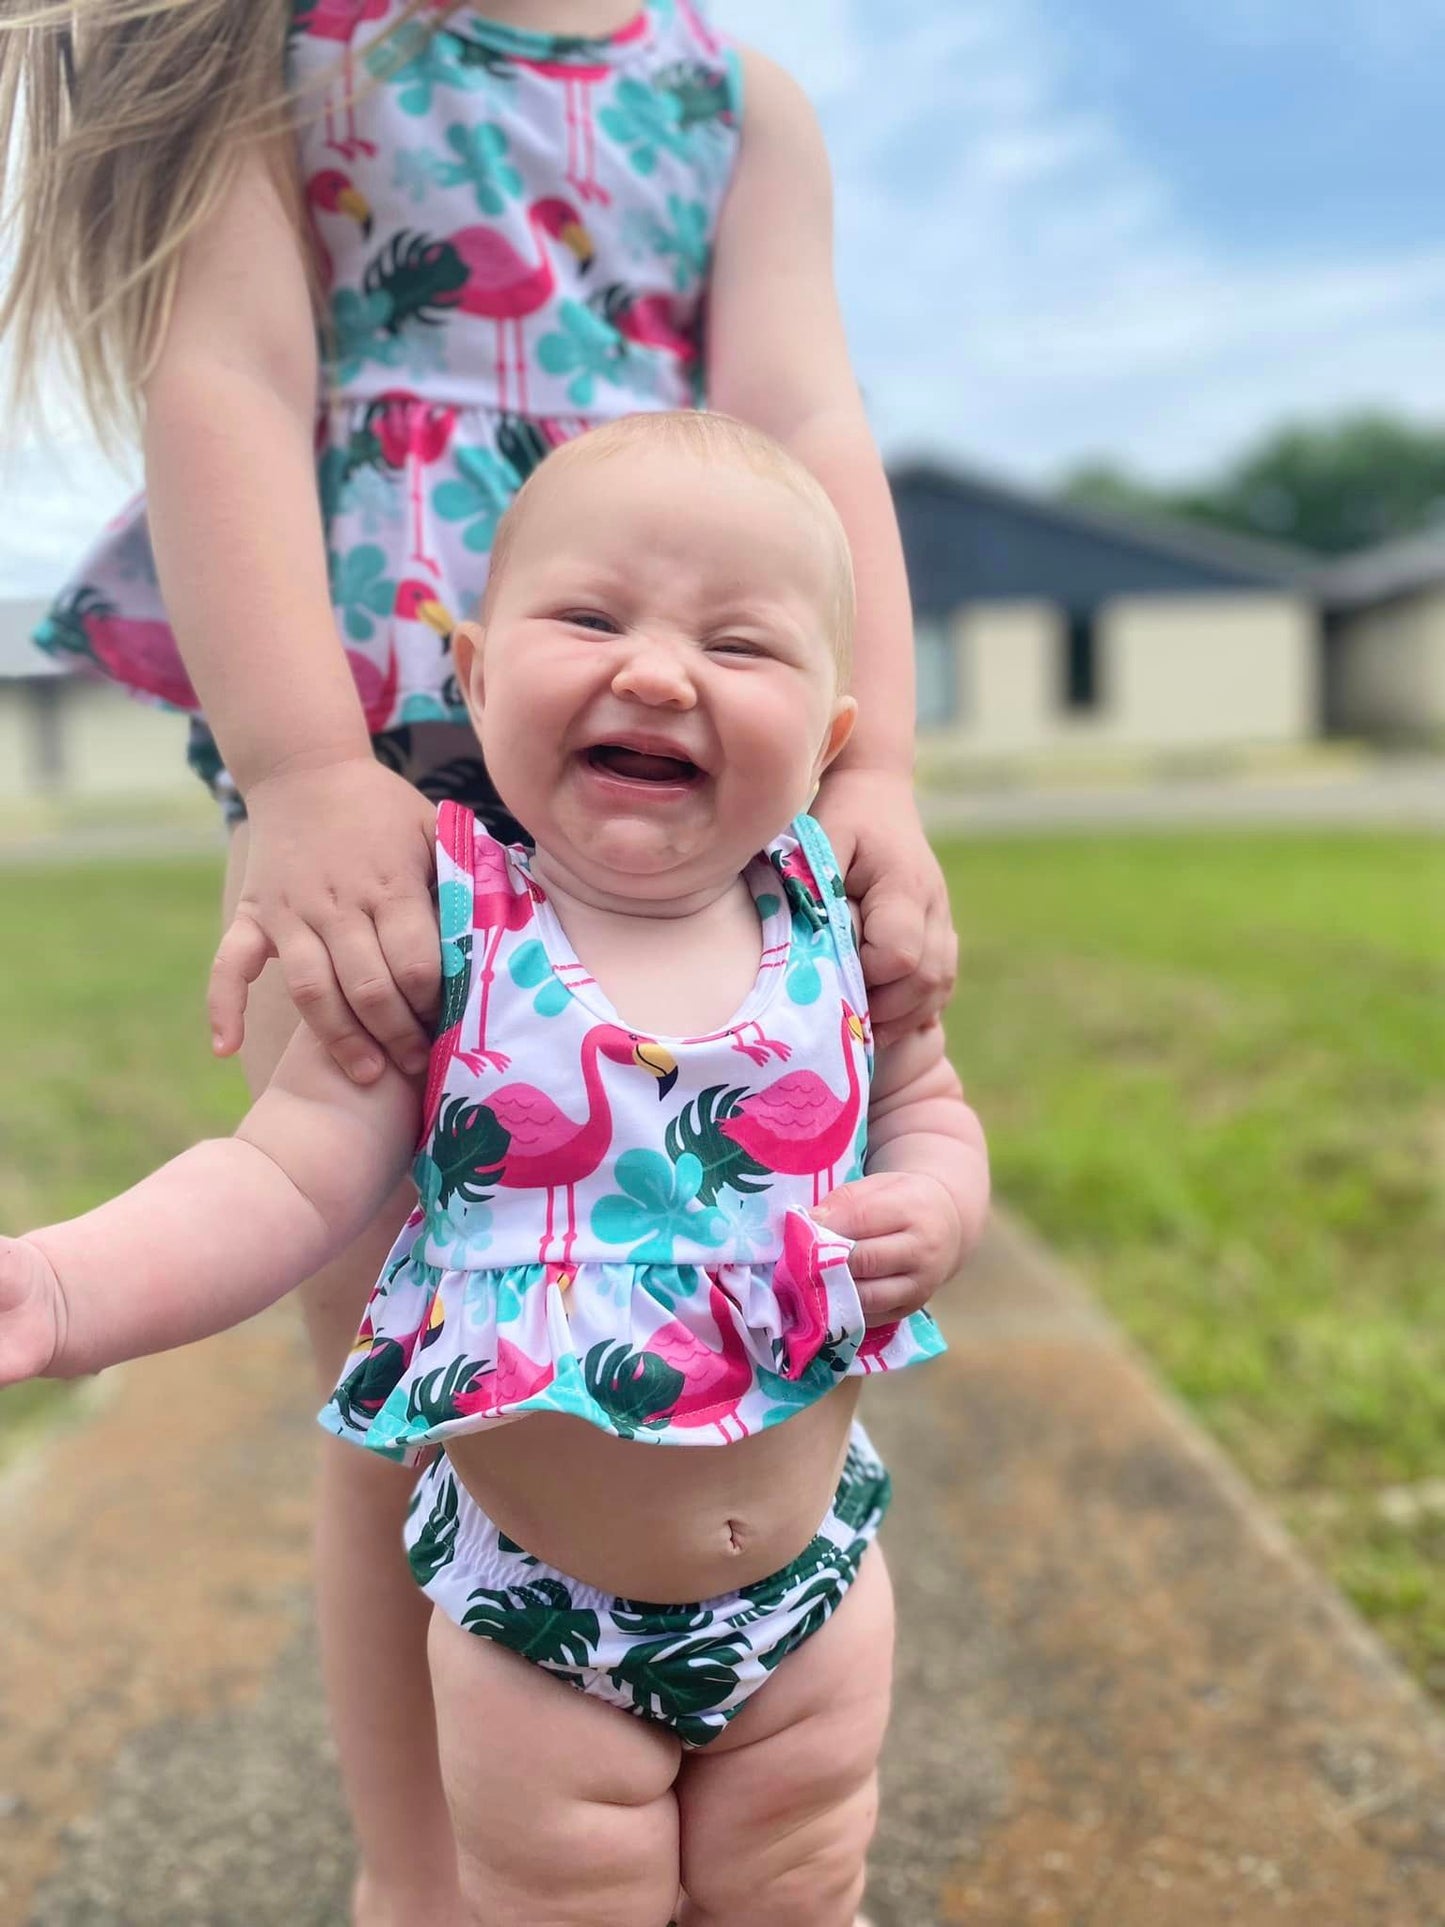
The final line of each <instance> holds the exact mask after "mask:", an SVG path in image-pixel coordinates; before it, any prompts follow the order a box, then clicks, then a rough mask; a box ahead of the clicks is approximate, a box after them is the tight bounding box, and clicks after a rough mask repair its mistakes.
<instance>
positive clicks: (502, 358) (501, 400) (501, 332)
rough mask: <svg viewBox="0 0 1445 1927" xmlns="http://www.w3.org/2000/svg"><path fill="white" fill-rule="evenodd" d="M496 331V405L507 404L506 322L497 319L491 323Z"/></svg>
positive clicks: (503, 406)
mask: <svg viewBox="0 0 1445 1927" xmlns="http://www.w3.org/2000/svg"><path fill="white" fill-rule="evenodd" d="M492 325H493V326H494V327H495V328H496V331H497V406H498V408H505V407H506V405H507V323H506V322H505V321H497V322H494V323H493V324H492Z"/></svg>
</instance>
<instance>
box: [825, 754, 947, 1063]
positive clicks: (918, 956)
mask: <svg viewBox="0 0 1445 1927" xmlns="http://www.w3.org/2000/svg"><path fill="white" fill-rule="evenodd" d="M817 815H818V820H819V822H821V824H822V825H823V828H824V829H825V830H826V831H827V832H828V839H829V841H830V842H831V843H832V845H833V849H834V851H835V853H836V855H837V858H838V862H839V864H840V865H841V866H842V871H843V881H844V883H845V884H846V885H847V889H848V894H849V896H850V897H852V899H853V901H854V902H855V903H856V904H857V905H858V911H859V915H860V917H861V919H862V924H863V942H862V947H861V954H862V958H863V975H864V976H865V977H866V979H867V980H868V988H869V991H870V993H871V994H870V996H869V1000H868V1008H869V1012H870V1015H871V1017H872V1021H873V1034H874V1036H875V1037H876V1038H877V1040H878V1042H879V1043H880V1044H891V1043H896V1042H897V1040H898V1039H899V1038H900V1037H902V1036H904V1035H905V1034H906V1033H907V1032H908V1031H910V1030H921V1029H922V1028H923V1026H924V1025H925V1024H927V1023H929V1022H931V1021H932V1019H933V1018H935V1017H936V1016H938V1014H939V1012H940V1011H941V1010H942V1009H943V1007H944V1005H945V1004H946V1003H947V1002H948V1000H949V998H950V997H951V996H952V995H953V980H954V978H955V976H956V975H957V972H958V938H957V937H956V936H955V935H954V932H953V917H952V913H951V912H950V910H949V905H948V886H947V884H946V883H945V882H944V880H943V872H942V870H940V868H939V867H938V859H937V857H936V856H935V855H934V854H933V851H932V850H931V849H930V848H929V844H928V838H927V837H926V836H925V835H924V833H923V825H922V823H921V822H920V821H919V817H918V805H917V803H916V802H915V800H914V796H913V785H912V783H911V782H909V781H908V779H907V778H906V777H902V776H891V775H886V774H880V773H879V772H876V771H869V770H850V769H843V770H838V771H836V772H835V773H833V774H831V775H829V776H827V777H825V778H824V780H823V787H822V790H821V792H820V794H819V797H818V806H817Z"/></svg>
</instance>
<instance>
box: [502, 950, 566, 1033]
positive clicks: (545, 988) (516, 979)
mask: <svg viewBox="0 0 1445 1927" xmlns="http://www.w3.org/2000/svg"><path fill="white" fill-rule="evenodd" d="M507 975H508V976H509V977H510V978H511V980H512V982H513V983H514V984H515V985H516V986H517V988H518V990H535V991H536V993H537V994H536V996H535V997H534V998H533V999H532V1008H533V1010H535V1011H536V1013H537V1015H538V1016H539V1017H555V1016H556V1015H557V1014H558V1012H559V1011H563V1010H565V1009H566V1008H567V1006H568V1004H569V1003H570V1002H571V1001H572V993H571V991H570V990H568V988H567V986H566V984H564V983H563V982H562V980H561V978H560V977H554V976H553V974H552V966H551V964H550V963H548V961H547V952H546V951H545V950H544V949H543V947H542V945H541V944H540V943H538V942H537V940H536V939H535V938H533V940H532V941H531V942H530V943H519V944H518V945H517V948H516V949H515V950H514V951H513V952H512V954H511V956H510V957H509V958H508V959H507Z"/></svg>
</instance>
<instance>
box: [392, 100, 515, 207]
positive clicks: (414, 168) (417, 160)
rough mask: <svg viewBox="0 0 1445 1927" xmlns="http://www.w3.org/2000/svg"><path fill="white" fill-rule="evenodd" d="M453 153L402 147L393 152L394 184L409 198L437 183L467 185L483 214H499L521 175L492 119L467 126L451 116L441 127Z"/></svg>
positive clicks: (417, 197) (420, 196)
mask: <svg viewBox="0 0 1445 1927" xmlns="http://www.w3.org/2000/svg"><path fill="white" fill-rule="evenodd" d="M445 138H446V144H447V146H448V148H450V150H451V153H452V156H453V158H452V159H451V160H443V159H442V157H441V156H440V155H439V154H433V153H430V152H429V151H428V150H427V149H425V148H404V149H403V150H402V151H401V152H400V153H399V154H398V155H397V157H396V184H397V186H398V187H399V188H403V189H405V190H406V191H407V192H408V193H409V194H410V195H411V197H412V199H413V200H414V201H417V202H421V201H423V200H425V198H426V195H427V193H428V190H429V189H430V188H431V187H432V186H433V185H435V186H437V187H467V186H470V187H471V189H472V192H473V194H474V196H475V197H476V203H477V206H478V208H479V209H480V210H481V212H482V213H483V214H500V213H501V212H502V210H503V209H504V208H505V207H506V205H507V202H508V200H515V199H516V198H517V197H518V196H519V195H520V194H521V192H522V177H521V175H520V174H519V173H518V172H517V170H516V168H515V167H513V166H512V164H511V162H510V161H509V160H508V159H507V152H508V148H507V136H506V135H505V134H504V133H503V131H502V129H501V128H500V127H498V126H497V125H496V123H495V122H493V121H484V122H483V123H482V124H481V125H480V126H476V127H469V126H467V125H466V124H465V122H463V121H453V122H452V124H451V126H450V127H448V128H447V130H446V136H445Z"/></svg>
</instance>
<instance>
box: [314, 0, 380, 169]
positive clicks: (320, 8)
mask: <svg viewBox="0 0 1445 1927" xmlns="http://www.w3.org/2000/svg"><path fill="white" fill-rule="evenodd" d="M390 5H391V0H300V4H299V5H298V6H297V7H296V10H295V13H294V15H293V23H294V25H295V27H296V28H297V30H298V31H300V32H302V33H307V34H310V36H311V38H312V39H313V40H334V41H336V42H337V44H338V45H339V46H340V47H341V48H342V50H343V51H342V88H343V92H344V95H345V102H346V135H345V138H344V139H342V140H338V139H337V138H336V112H335V109H334V107H333V105H332V100H331V95H330V93H329V92H328V94H327V97H326V145H327V146H328V147H329V148H331V150H332V151H333V153H337V154H342V155H344V156H345V157H346V159H347V160H354V159H355V158H356V156H357V155H358V154H374V153H375V152H376V143H375V141H369V140H363V139H362V138H361V136H360V134H358V133H357V131H356V81H355V69H354V65H353V60H352V41H353V40H354V39H355V37H356V30H357V28H358V27H360V26H361V24H362V23H363V21H367V20H380V19H381V17H382V15H383V14H384V13H385V12H386V10H387V8H388V7H389V6H390Z"/></svg>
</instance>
